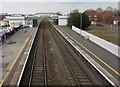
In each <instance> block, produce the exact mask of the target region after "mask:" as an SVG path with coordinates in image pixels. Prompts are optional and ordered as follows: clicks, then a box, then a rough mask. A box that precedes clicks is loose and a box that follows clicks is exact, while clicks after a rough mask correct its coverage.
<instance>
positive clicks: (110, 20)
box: [105, 16, 116, 22]
mask: <svg viewBox="0 0 120 87" xmlns="http://www.w3.org/2000/svg"><path fill="white" fill-rule="evenodd" d="M115 18H116V17H115V16H109V17H107V18H106V19H105V21H106V22H113V21H114V20H115Z"/></svg>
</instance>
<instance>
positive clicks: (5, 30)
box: [2, 29, 10, 37]
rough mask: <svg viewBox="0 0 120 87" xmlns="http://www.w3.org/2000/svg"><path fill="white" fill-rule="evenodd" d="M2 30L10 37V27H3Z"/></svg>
mask: <svg viewBox="0 0 120 87" xmlns="http://www.w3.org/2000/svg"><path fill="white" fill-rule="evenodd" d="M2 30H3V31H4V32H5V34H6V37H8V36H9V34H10V30H9V29H2Z"/></svg>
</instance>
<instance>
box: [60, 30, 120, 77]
mask: <svg viewBox="0 0 120 87" xmlns="http://www.w3.org/2000/svg"><path fill="white" fill-rule="evenodd" d="M60 30H61V31H62V32H63V33H65V34H66V35H67V36H69V37H70V38H71V39H72V40H74V41H75V42H76V43H77V44H78V45H80V46H81V47H83V48H84V49H85V50H87V51H88V52H89V53H90V54H92V55H93V56H94V57H95V58H97V59H98V60H99V61H100V62H102V63H103V64H104V65H106V66H107V67H108V68H109V69H111V70H112V71H113V72H115V73H116V74H117V75H119V76H120V73H119V72H117V71H116V70H114V69H113V68H112V67H111V66H109V65H108V64H107V63H105V62H104V61H103V60H101V59H100V58H99V57H98V56H96V55H95V54H94V53H92V52H91V51H90V50H88V49H87V48H86V47H85V46H83V45H82V44H80V43H79V42H78V41H76V40H75V39H74V38H73V37H71V36H70V35H69V34H68V33H66V32H64V31H63V30H62V29H60Z"/></svg>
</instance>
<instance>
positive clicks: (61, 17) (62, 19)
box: [58, 16, 68, 26]
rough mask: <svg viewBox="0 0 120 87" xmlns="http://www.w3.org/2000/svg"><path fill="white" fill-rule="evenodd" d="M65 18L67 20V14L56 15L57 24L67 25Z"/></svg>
mask: <svg viewBox="0 0 120 87" xmlns="http://www.w3.org/2000/svg"><path fill="white" fill-rule="evenodd" d="M67 20H68V16H59V17H58V25H62V26H64V25H67V23H68V22H67Z"/></svg>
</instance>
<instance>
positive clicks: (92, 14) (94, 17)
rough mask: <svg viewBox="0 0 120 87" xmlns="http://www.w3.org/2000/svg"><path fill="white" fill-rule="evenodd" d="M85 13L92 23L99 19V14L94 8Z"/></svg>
mask: <svg viewBox="0 0 120 87" xmlns="http://www.w3.org/2000/svg"><path fill="white" fill-rule="evenodd" d="M84 13H85V14H87V15H88V17H89V20H90V21H91V24H93V23H94V22H95V21H97V20H98V19H97V17H98V15H97V12H96V11H94V10H87V11H85V12H84Z"/></svg>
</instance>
